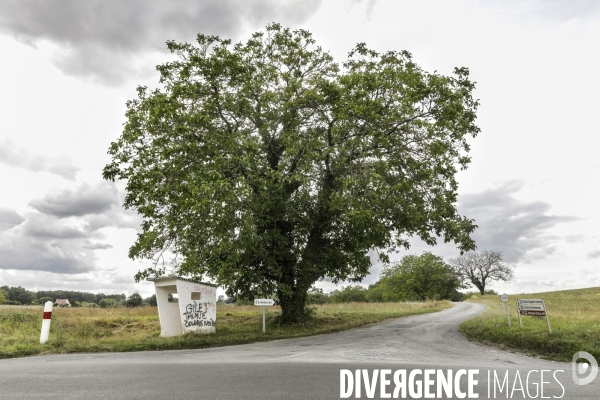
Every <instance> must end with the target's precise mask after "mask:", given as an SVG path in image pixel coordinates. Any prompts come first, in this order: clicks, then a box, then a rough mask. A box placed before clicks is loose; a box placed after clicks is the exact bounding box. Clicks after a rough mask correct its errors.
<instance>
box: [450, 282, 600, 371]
mask: <svg viewBox="0 0 600 400" xmlns="http://www.w3.org/2000/svg"><path fill="white" fill-rule="evenodd" d="M541 297H543V298H544V300H545V302H546V308H547V309H548V315H549V316H550V323H551V326H552V333H551V334H550V333H549V332H548V325H547V323H546V318H545V317H530V316H523V317H522V321H523V327H522V328H520V327H519V318H518V315H517V303H516V299H517V298H521V299H534V298H541ZM468 301H472V302H476V303H482V304H485V305H487V306H488V310H487V311H486V312H485V313H483V314H482V315H480V316H478V317H476V318H474V319H471V320H469V321H466V322H464V323H463V324H461V326H460V330H461V331H462V332H463V333H464V334H465V335H466V336H467V337H469V338H470V339H474V340H479V341H482V342H485V343H488V344H494V345H499V346H500V347H501V348H505V349H512V350H517V351H520V352H524V353H526V354H530V355H535V356H540V357H543V358H547V359H551V360H557V361H571V358H572V357H573V354H575V353H576V352H577V351H587V352H588V353H590V354H592V355H593V356H594V357H595V358H596V359H600V288H589V289H578V290H565V291H560V292H547V293H535V294H523V295H511V296H510V300H509V309H510V315H511V322H512V327H510V328H509V327H508V323H507V319H506V311H505V308H504V304H503V303H502V302H501V301H500V296H474V297H472V298H471V299H469V300H468Z"/></svg>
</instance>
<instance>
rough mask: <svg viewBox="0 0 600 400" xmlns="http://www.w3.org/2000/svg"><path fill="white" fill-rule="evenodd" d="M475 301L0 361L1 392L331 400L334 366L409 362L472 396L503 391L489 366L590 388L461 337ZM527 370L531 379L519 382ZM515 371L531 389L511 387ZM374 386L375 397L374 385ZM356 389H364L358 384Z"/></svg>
mask: <svg viewBox="0 0 600 400" xmlns="http://www.w3.org/2000/svg"><path fill="white" fill-rule="evenodd" d="M484 310H485V306H483V305H480V304H473V303H455V306H454V307H452V308H450V309H447V310H444V311H441V312H437V313H431V314H424V315H418V316H413V317H406V318H399V319H394V320H390V321H386V322H383V323H380V324H374V325H369V326H366V327H363V328H358V329H352V330H348V331H344V332H339V333H334V334H327V335H318V336H311V337H306V338H299V339H285V340H275V341H270V342H262V343H254V344H248V345H239V346H230V347H218V348H212V349H200V350H176V351H152V352H148V351H145V352H138V353H100V354H71V355H51V356H35V357H28V358H20V359H9V360H0V399H78V400H79V399H111V400H113V399H167V398H172V397H178V398H187V399H200V398H202V399H204V398H207V399H332V398H339V396H340V370H341V369H348V370H351V371H355V370H357V369H367V370H368V371H370V373H372V372H373V370H381V369H391V370H392V371H395V370H399V369H406V370H408V371H411V370H413V369H417V368H418V369H423V370H424V369H443V370H448V369H450V370H452V371H454V372H456V371H458V370H459V369H478V370H479V374H478V386H477V387H476V393H478V394H479V398H507V396H506V395H505V394H501V393H498V394H497V395H496V396H493V392H490V393H491V394H489V395H488V389H489V388H490V387H492V388H493V387H494V386H493V383H494V382H493V379H492V382H491V383H489V382H488V378H487V377H488V375H487V374H488V371H489V373H490V374H491V375H490V376H491V377H493V376H494V375H493V374H494V372H495V373H496V374H497V375H498V376H499V377H504V376H505V375H507V376H508V382H509V386H511V387H513V388H514V387H515V385H516V389H517V391H516V392H513V393H512V394H513V396H512V398H531V397H534V396H533V395H534V394H535V393H534V389H536V390H537V388H539V384H540V380H543V381H545V382H549V383H547V384H545V385H544V387H545V392H544V396H550V398H552V396H554V397H556V398H564V399H597V398H598V397H599V393H600V386H599V384H600V378H597V379H596V382H592V383H591V384H589V385H587V386H578V385H575V384H574V383H573V380H572V378H571V365H570V364H569V363H556V362H551V361H545V360H540V359H536V358H530V357H525V356H522V355H518V354H513V353H509V352H505V351H501V350H497V349H494V348H492V347H488V346H485V345H481V344H478V343H475V342H471V341H468V340H467V339H465V338H464V337H463V336H462V335H461V334H460V333H459V332H458V329H457V328H458V325H459V324H460V323H461V322H462V321H465V320H467V319H469V318H472V317H474V316H476V315H478V314H480V313H481V312H483V311H484ZM534 370H535V371H541V370H549V371H551V372H547V373H546V377H545V378H544V379H540V378H541V376H540V375H539V372H537V373H536V372H534V373H531V371H534ZM561 371H562V372H561ZM528 373H531V377H532V379H531V381H527V383H526V381H525V377H526V375H527V374H528ZM536 374H537V375H536ZM553 374H554V375H553ZM517 375H518V377H519V379H517ZM553 376H554V377H556V378H555V379H553ZM518 380H519V381H521V382H522V385H523V386H527V387H525V388H524V389H530V391H531V392H529V393H528V392H527V391H526V390H522V391H521V390H519V385H518V382H517V381H518ZM536 383H537V384H538V386H537V388H536V387H535V384H536ZM507 390H508V389H507ZM498 391H499V389H498ZM376 393H377V394H376V396H375V398H379V397H378V396H379V389H377V392H376ZM504 393H506V391H505V392H504ZM488 396H489V397H488ZM352 398H355V396H354V395H353V396H352ZM361 398H367V397H366V394H365V393H364V392H363V393H362V397H361ZM443 398H445V397H443Z"/></svg>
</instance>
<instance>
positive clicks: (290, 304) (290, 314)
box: [277, 288, 310, 325]
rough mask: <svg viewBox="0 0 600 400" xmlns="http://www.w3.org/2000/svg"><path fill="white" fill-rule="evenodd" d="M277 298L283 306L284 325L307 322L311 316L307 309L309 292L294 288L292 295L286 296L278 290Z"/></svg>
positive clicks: (282, 317) (282, 318)
mask: <svg viewBox="0 0 600 400" xmlns="http://www.w3.org/2000/svg"><path fill="white" fill-rule="evenodd" d="M277 296H278V297H279V304H280V305H281V323H282V324H285V325H291V324H296V323H299V322H303V321H305V320H306V319H307V318H308V317H309V316H310V311H309V310H308V309H307V307H306V300H307V297H308V296H307V290H303V289H301V288H294V291H293V292H292V294H291V295H289V294H288V295H284V294H283V293H281V292H280V291H279V290H278V291H277Z"/></svg>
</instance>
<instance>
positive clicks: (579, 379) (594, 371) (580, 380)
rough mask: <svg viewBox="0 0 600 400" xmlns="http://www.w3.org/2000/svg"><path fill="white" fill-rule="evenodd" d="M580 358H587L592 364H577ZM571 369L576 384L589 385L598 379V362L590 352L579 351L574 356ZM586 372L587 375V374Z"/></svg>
mask: <svg viewBox="0 0 600 400" xmlns="http://www.w3.org/2000/svg"><path fill="white" fill-rule="evenodd" d="M579 358H585V359H586V360H587V361H589V363H590V365H588V364H587V363H580V364H577V360H578V359H579ZM571 370H572V374H573V382H575V384H576V385H581V386H583V385H587V384H589V383H592V381H593V380H594V379H596V375H598V362H596V359H595V358H594V356H592V355H591V354H590V353H587V352H585V351H578V352H577V353H575V355H574V356H573V361H572V368H571ZM588 371H589V373H588ZM586 374H587V376H585V375H586Z"/></svg>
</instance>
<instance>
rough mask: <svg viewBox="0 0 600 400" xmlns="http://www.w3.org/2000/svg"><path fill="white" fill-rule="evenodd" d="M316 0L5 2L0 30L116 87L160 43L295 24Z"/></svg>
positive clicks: (67, 68)
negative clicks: (54, 50) (41, 45)
mask: <svg viewBox="0 0 600 400" xmlns="http://www.w3.org/2000/svg"><path fill="white" fill-rule="evenodd" d="M320 2H321V1H320V0H287V1H281V0H245V1H242V2H240V1H235V0H204V1H193V2H190V1H187V0H172V1H161V0H154V1H142V0H131V1H110V0H86V1H78V0H45V1H34V0H7V1H2V2H0V31H4V32H5V33H8V34H9V35H12V36H14V37H15V38H17V39H18V40H20V41H22V42H24V43H27V44H29V45H32V46H35V45H36V43H38V42H41V41H48V42H51V43H54V44H56V45H58V46H59V47H60V49H61V50H60V52H59V54H58V55H57V58H56V60H55V65H56V66H57V67H58V68H60V69H61V70H62V71H63V72H64V73H66V74H68V75H73V76H77V77H80V78H85V79H92V80H96V81H99V82H101V83H103V84H106V85H119V84H121V83H123V82H124V81H125V80H126V79H127V78H128V77H129V76H131V75H135V74H138V73H139V72H138V70H137V68H136V67H135V66H134V65H133V63H132V62H131V60H133V59H134V58H135V57H136V56H137V55H140V54H142V53H148V52H153V51H165V50H166V47H165V42H166V41H167V40H177V41H188V42H190V41H192V40H194V39H195V37H196V35H197V34H198V33H203V34H212V35H214V34H216V35H220V36H224V37H226V38H235V37H236V36H237V35H239V34H240V31H241V29H242V28H243V27H244V25H249V26H251V27H252V28H257V27H262V26H263V25H265V24H267V23H269V22H272V21H277V22H281V23H285V24H288V25H289V24H291V25H297V24H299V23H301V22H303V21H305V20H306V19H307V18H308V17H309V16H310V15H312V14H313V13H314V12H315V11H316V10H317V9H318V8H319V5H320Z"/></svg>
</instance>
